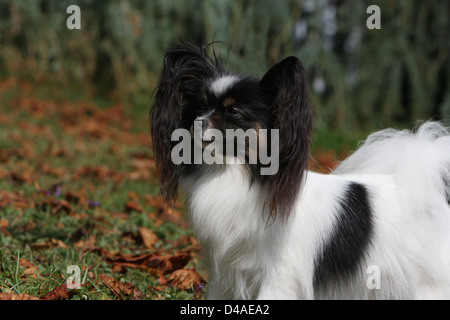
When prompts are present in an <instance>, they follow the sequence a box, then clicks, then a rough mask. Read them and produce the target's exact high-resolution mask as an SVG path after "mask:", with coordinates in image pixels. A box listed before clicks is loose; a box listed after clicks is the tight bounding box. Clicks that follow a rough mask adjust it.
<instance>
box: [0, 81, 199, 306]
mask: <svg viewBox="0 0 450 320" xmlns="http://www.w3.org/2000/svg"><path fill="white" fill-rule="evenodd" d="M79 90H81V89H80V88H75V89H73V88H70V87H65V88H64V87H62V88H61V87H58V88H55V87H54V86H53V85H52V84H48V83H44V84H36V83H27V82H24V81H18V80H16V79H3V80H2V81H1V82H0V115H1V117H0V125H1V130H0V222H1V223H2V228H1V229H0V293H14V294H27V295H31V296H34V297H42V296H45V295H46V294H48V293H49V292H51V291H52V290H53V289H55V288H58V287H60V286H62V285H63V284H64V283H66V281H67V279H68V277H69V276H71V274H70V273H68V272H67V267H68V266H70V265H77V266H79V267H80V269H81V270H82V271H83V272H82V273H83V278H85V280H86V281H89V282H90V285H89V286H84V287H82V289H80V290H76V293H75V294H74V295H72V296H71V297H70V299H133V298H134V297H133V295H132V294H127V293H123V292H119V293H118V292H117V290H114V288H112V289H111V286H110V287H108V286H107V285H106V284H105V283H104V282H102V281H101V280H99V275H102V274H106V275H108V276H111V277H112V278H114V280H116V281H117V283H128V284H130V285H131V286H133V287H135V288H137V289H138V290H139V292H140V293H142V298H143V299H194V298H196V299H199V298H200V299H201V298H203V292H199V291H198V290H197V291H195V290H186V289H180V288H178V287H177V286H176V285H168V284H166V283H164V282H165V281H167V278H169V276H170V273H167V274H165V275H161V274H158V273H157V272H156V273H155V272H154V270H153V271H152V272H149V270H146V269H145V268H139V267H133V268H131V267H130V268H122V270H121V271H120V272H117V271H116V270H115V269H114V266H115V265H114V263H111V261H107V260H105V256H104V255H105V252H107V253H113V252H119V253H120V254H123V255H125V254H129V255H138V254H143V253H149V252H150V253H155V254H161V255H163V254H166V255H173V254H175V253H176V252H178V251H179V250H181V249H183V248H186V247H187V246H190V245H192V243H191V242H192V241H191V242H189V241H187V240H186V239H191V238H192V234H191V231H190V229H189V227H188V226H187V224H186V223H187V222H186V218H185V215H184V214H182V211H183V210H182V208H179V209H178V211H180V212H181V213H180V212H177V216H176V217H175V218H176V219H173V221H166V220H165V219H164V218H163V216H164V214H165V213H164V212H162V211H161V208H158V207H157V206H156V207H155V205H152V201H154V200H155V199H158V198H157V192H158V186H157V179H156V175H155V172H154V165H153V164H152V157H151V149H150V145H149V135H148V127H147V125H148V124H147V114H148V110H147V106H144V105H143V106H137V107H135V108H126V107H125V106H123V105H121V104H118V103H117V102H113V101H108V100H106V99H103V100H102V99H100V98H94V99H90V98H89V94H87V93H86V92H83V91H79ZM78 91H79V94H77V92H78ZM91 100H93V101H95V103H93V102H91ZM8 192H9V193H8ZM70 194H76V195H77V196H78V198H76V199H75V200H74V199H72V200H71V199H70V196H68V195H70ZM68 199H69V200H68ZM130 202H132V203H134V204H135V206H136V207H137V208H135V209H133V207H132V208H131V209H130V208H127V204H128V203H130ZM64 205H67V206H68V207H69V208H68V209H67V208H66V209H64ZM58 206H60V207H62V208H59V207H58ZM180 225H182V227H180ZM139 228H146V229H150V230H152V231H153V232H154V234H155V235H156V236H157V241H156V242H155V243H154V245H152V246H151V247H146V246H145V245H144V244H143V241H142V239H141V237H140V235H139V231H138V230H139ZM189 237H191V238H189ZM89 239H94V240H92V241H94V244H93V245H92V246H93V247H95V250H86V246H87V245H84V246H83V241H84V242H86V243H87V242H88V241H89ZM180 239H181V240H182V241H180ZM183 239H184V240H183ZM99 248H100V249H101V250H103V252H101V251H99ZM190 254H191V258H190V259H189V261H188V262H187V264H186V266H184V268H187V269H195V270H198V271H199V272H200V273H201V275H202V276H203V277H204V278H207V275H206V274H205V273H204V271H203V270H202V266H201V258H200V256H199V255H198V253H197V251H191V252H190ZM25 260H26V261H27V262H29V263H30V264H31V265H32V266H33V267H34V268H36V270H37V271H36V272H31V271H30V269H29V268H27V263H26V262H24V261H25ZM31 270H32V268H31ZM117 283H116V284H117Z"/></svg>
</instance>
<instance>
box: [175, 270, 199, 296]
mask: <svg viewBox="0 0 450 320" xmlns="http://www.w3.org/2000/svg"><path fill="white" fill-rule="evenodd" d="M167 283H168V284H170V285H173V286H175V287H177V288H178V289H181V290H186V291H187V290H194V289H196V288H199V287H200V286H204V285H205V283H206V281H205V280H204V279H203V278H202V277H201V276H200V275H199V274H198V273H197V271H195V270H193V269H179V270H175V271H174V272H173V273H172V274H171V275H170V277H169V279H168V280H167Z"/></svg>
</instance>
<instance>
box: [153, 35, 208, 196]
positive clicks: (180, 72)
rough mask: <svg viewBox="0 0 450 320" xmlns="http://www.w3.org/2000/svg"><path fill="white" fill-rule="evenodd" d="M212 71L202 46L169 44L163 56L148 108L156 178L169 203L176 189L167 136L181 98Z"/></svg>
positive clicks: (192, 92)
mask: <svg viewBox="0 0 450 320" xmlns="http://www.w3.org/2000/svg"><path fill="white" fill-rule="evenodd" d="M214 70H215V65H214V61H213V60H212V59H210V58H209V57H208V55H207V53H206V50H205V48H204V47H194V46H191V45H189V44H184V43H183V44H180V45H175V46H172V47H171V48H170V49H169V50H168V51H167V52H166V54H165V56H164V65H163V69H162V73H161V76H160V78H159V81H158V85H157V88H156V94H155V97H154V104H153V107H152V109H151V111H150V128H151V136H152V147H153V151H154V156H155V160H156V168H157V172H158V174H159V179H160V186H161V189H160V194H161V195H162V196H163V197H164V198H165V200H166V201H167V202H168V203H169V204H173V203H174V202H175V200H176V197H177V191H178V179H179V177H178V174H177V167H176V166H175V164H174V163H173V162H172V159H171V151H172V148H173V144H174V143H173V142H172V141H171V135H172V133H173V131H174V130H175V129H177V128H179V126H180V121H181V117H182V113H183V106H184V105H186V103H185V100H186V99H189V96H192V95H196V94H197V95H198V87H199V86H200V85H202V84H203V83H204V82H205V81H206V80H207V79H208V78H209V77H211V76H212V74H213V72H214Z"/></svg>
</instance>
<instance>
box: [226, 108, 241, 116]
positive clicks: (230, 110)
mask: <svg viewBox="0 0 450 320" xmlns="http://www.w3.org/2000/svg"><path fill="white" fill-rule="evenodd" d="M227 113H228V114H231V115H233V116H236V115H238V114H239V113H240V112H239V109H237V108H235V107H230V108H227Z"/></svg>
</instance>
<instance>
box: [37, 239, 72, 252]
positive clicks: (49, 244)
mask: <svg viewBox="0 0 450 320" xmlns="http://www.w3.org/2000/svg"><path fill="white" fill-rule="evenodd" d="M31 247H32V248H33V249H45V248H62V249H67V246H66V244H65V243H64V242H63V241H62V240H59V239H53V238H51V239H48V240H47V241H43V242H39V243H35V244H32V245H31Z"/></svg>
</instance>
